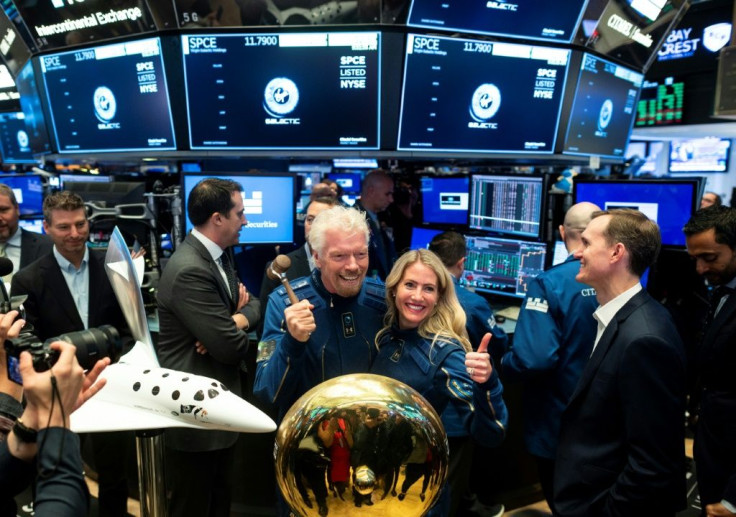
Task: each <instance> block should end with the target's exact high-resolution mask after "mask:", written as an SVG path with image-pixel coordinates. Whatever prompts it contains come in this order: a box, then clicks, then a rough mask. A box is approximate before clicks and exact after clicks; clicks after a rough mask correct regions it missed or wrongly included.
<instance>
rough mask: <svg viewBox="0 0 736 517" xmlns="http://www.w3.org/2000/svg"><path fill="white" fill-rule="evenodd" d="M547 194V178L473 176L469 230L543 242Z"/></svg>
mask: <svg viewBox="0 0 736 517" xmlns="http://www.w3.org/2000/svg"><path fill="white" fill-rule="evenodd" d="M546 193H547V188H546V178H545V177H544V176H504V175H484V174H474V175H473V176H472V177H471V185H470V214H469V223H470V224H469V226H470V227H471V228H475V229H477V230H484V231H489V232H495V233H498V234H503V235H510V236H519V237H527V238H533V239H541V238H542V231H543V226H544V225H543V224H542V216H543V214H544V207H545V198H546Z"/></svg>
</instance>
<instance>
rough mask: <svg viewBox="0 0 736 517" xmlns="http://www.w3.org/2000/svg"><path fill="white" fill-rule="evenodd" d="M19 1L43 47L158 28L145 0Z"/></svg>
mask: <svg viewBox="0 0 736 517" xmlns="http://www.w3.org/2000/svg"><path fill="white" fill-rule="evenodd" d="M110 4H111V2H109V0H19V1H17V2H16V6H17V8H18V12H19V13H20V15H21V17H22V18H23V20H24V21H25V22H26V25H27V26H28V28H29V30H30V31H31V34H32V35H33V38H34V40H35V41H36V44H37V45H38V47H39V48H40V49H47V48H54V47H63V46H67V45H75V44H80V43H86V42H91V41H99V40H103V39H106V38H111V37H117V36H123V35H128V34H138V33H142V32H147V31H152V30H154V29H155V28H156V27H155V24H154V22H153V17H152V16H151V13H150V11H149V10H148V7H147V6H146V4H145V2H140V1H138V0H118V1H116V2H114V5H110Z"/></svg>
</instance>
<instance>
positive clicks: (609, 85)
mask: <svg viewBox="0 0 736 517" xmlns="http://www.w3.org/2000/svg"><path fill="white" fill-rule="evenodd" d="M643 80H644V76H643V75H642V74H640V73H639V72H634V71H633V70H629V69H628V68H624V67H623V66H621V65H617V64H615V63H613V62H611V61H607V60H605V59H601V58H599V57H597V56H594V55H592V54H584V55H583V58H582V61H581V65H580V74H579V76H578V82H577V86H576V88H575V96H574V98H573V101H572V110H571V112H570V117H569V121H568V126H567V134H566V136H565V142H564V145H563V148H562V152H563V153H564V154H577V155H599V156H603V157H608V158H623V157H624V151H625V150H626V144H627V143H628V141H629V135H630V134H631V126H632V124H633V122H634V115H635V114H636V101H637V99H638V97H639V89H640V88H641V84H642V81H643Z"/></svg>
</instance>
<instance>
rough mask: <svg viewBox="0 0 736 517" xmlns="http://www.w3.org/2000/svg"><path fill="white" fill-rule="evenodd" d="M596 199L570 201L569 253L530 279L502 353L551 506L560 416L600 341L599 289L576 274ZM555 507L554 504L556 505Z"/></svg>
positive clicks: (565, 234) (564, 230) (565, 230)
mask: <svg viewBox="0 0 736 517" xmlns="http://www.w3.org/2000/svg"><path fill="white" fill-rule="evenodd" d="M598 210H600V208H598V206H596V205H594V204H593V203H578V204H576V205H573V206H572V207H570V209H569V210H568V211H567V213H566V214H565V220H564V222H563V224H561V225H560V227H559V230H560V235H561V236H562V240H563V241H564V242H565V247H566V248H567V252H568V253H569V256H568V257H567V260H565V262H563V263H562V264H558V265H557V266H554V267H552V268H551V269H549V270H547V271H545V272H544V273H542V274H541V275H539V276H537V277H536V278H535V279H534V280H532V281H531V282H530V283H529V288H528V291H527V294H526V299H525V300H524V303H523V304H522V306H521V311H520V313H519V320H518V321H517V323H516V331H515V333H514V341H513V348H512V349H511V350H509V351H508V352H507V353H506V354H505V355H504V356H503V358H502V359H501V373H502V378H503V380H504V382H515V381H521V382H524V383H525V386H524V441H525V443H526V447H527V450H528V451H529V453H530V454H531V455H532V456H534V458H535V460H536V462H537V467H538V469H539V480H540V483H541V485H542V490H543V492H544V496H545V498H546V499H547V502H548V503H549V505H550V508H552V475H553V472H554V458H555V453H556V451H557V436H558V434H559V431H560V416H561V415H562V411H563V409H565V406H566V405H567V401H568V400H569V398H570V396H571V395H572V392H573V390H574V389H575V386H576V384H577V382H578V379H579V378H580V374H581V373H582V371H583V367H584V366H585V362H586V361H587V359H588V357H590V352H591V350H592V349H593V342H594V341H595V333H596V322H595V320H594V319H593V312H595V309H596V307H597V306H598V302H597V301H596V297H595V294H596V293H595V289H593V288H591V287H590V286H587V285H585V284H582V283H580V282H578V281H577V280H575V275H577V274H578V271H579V270H580V260H579V259H576V258H575V257H574V256H573V253H574V252H575V250H576V249H578V248H580V247H581V246H582V241H581V239H580V236H581V234H582V233H583V230H585V227H586V226H587V225H588V223H589V222H590V220H591V216H592V214H593V212H596V211H598ZM553 511H554V509H553Z"/></svg>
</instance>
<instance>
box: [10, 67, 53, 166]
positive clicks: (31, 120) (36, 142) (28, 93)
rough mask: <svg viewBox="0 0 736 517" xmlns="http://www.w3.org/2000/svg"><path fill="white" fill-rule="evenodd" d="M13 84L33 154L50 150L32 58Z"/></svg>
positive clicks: (45, 152)
mask: <svg viewBox="0 0 736 517" xmlns="http://www.w3.org/2000/svg"><path fill="white" fill-rule="evenodd" d="M15 85H16V86H17V88H18V93H20V108H21V110H22V111H23V115H24V116H25V121H26V131H27V133H28V141H29V146H30V148H31V152H32V153H33V154H47V153H49V152H51V144H50V143H49V133H48V131H47V129H46V117H45V116H44V114H43V108H42V107H41V97H40V95H39V93H38V85H37V84H36V74H35V72H34V71H33V60H31V61H28V63H26V64H25V66H24V67H23V68H22V69H21V71H20V73H19V74H18V77H16V78H15Z"/></svg>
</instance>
